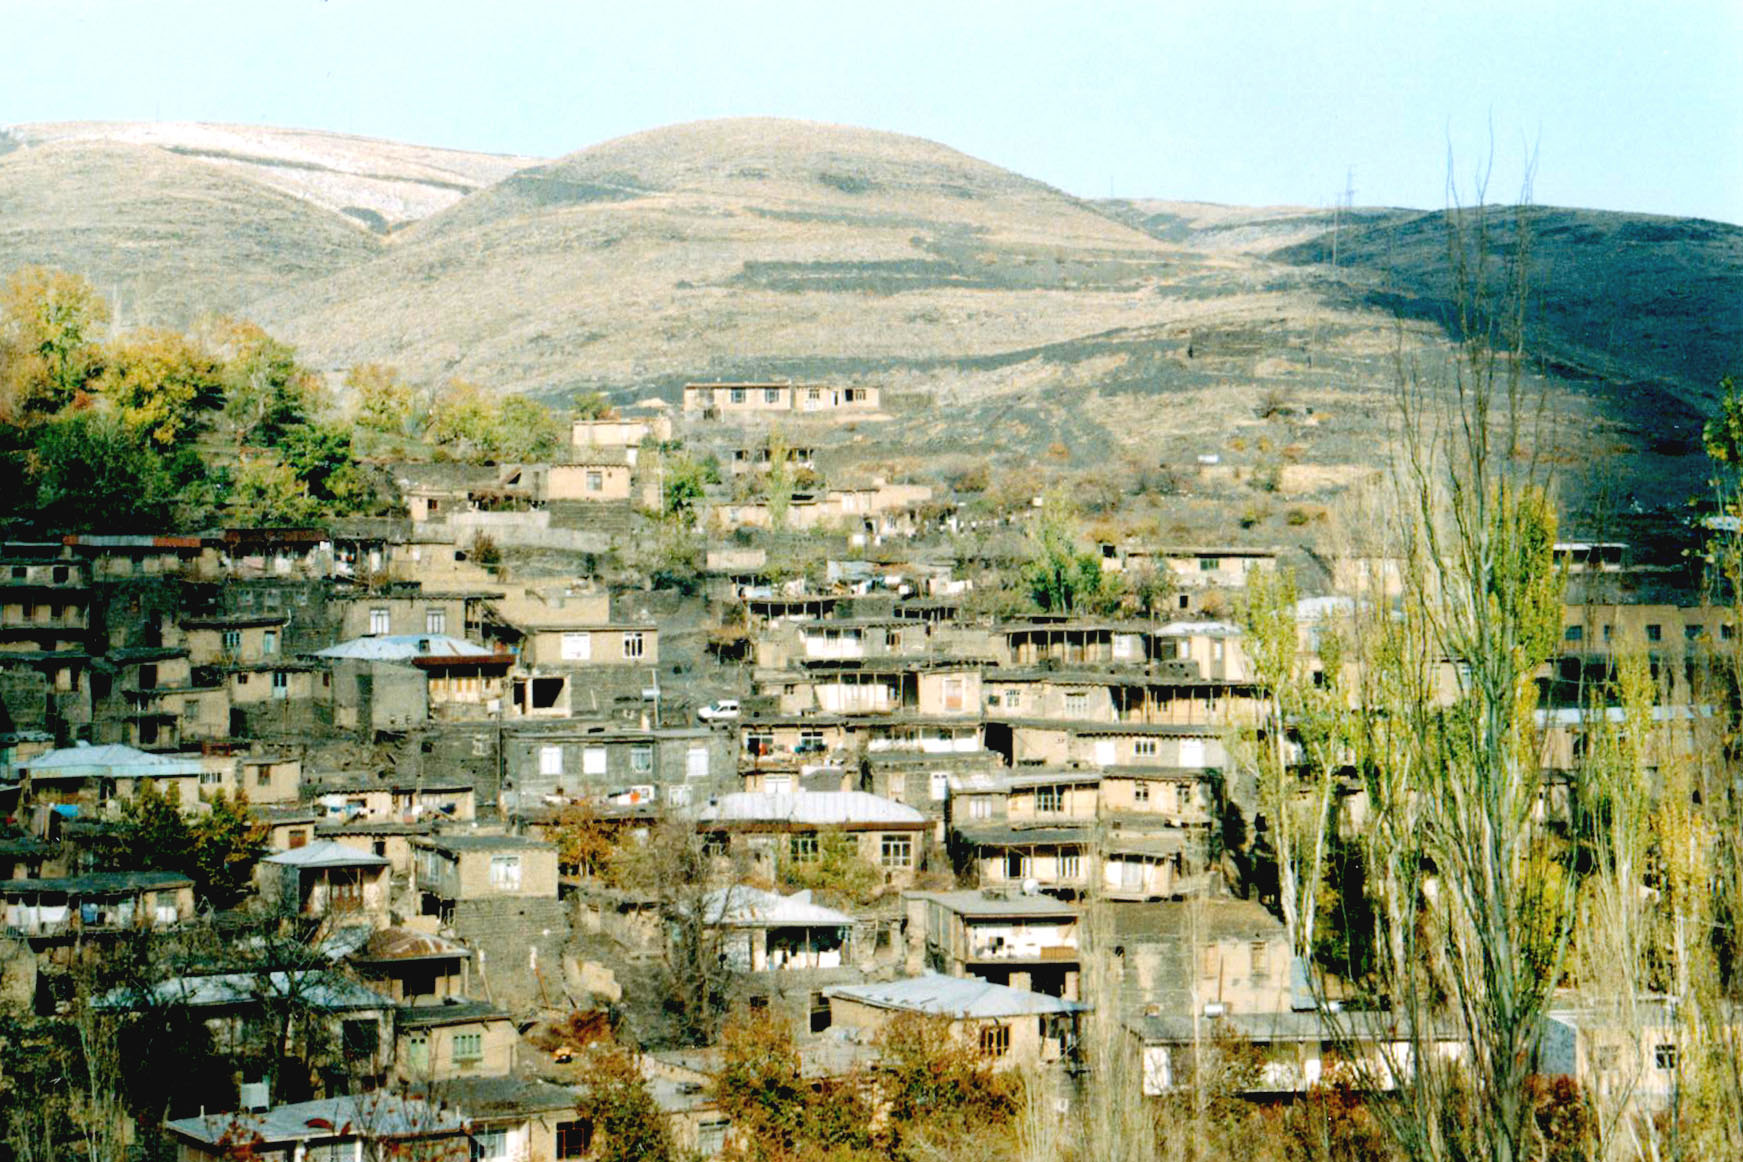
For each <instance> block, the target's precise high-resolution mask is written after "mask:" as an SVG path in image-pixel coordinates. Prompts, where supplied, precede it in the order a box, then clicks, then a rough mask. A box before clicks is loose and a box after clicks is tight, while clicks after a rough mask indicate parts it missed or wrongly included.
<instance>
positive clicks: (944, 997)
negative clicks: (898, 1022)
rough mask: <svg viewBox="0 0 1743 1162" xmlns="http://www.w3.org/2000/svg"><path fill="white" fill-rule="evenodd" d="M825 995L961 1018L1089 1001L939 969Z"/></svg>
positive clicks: (1062, 1009) (1061, 1008)
mask: <svg viewBox="0 0 1743 1162" xmlns="http://www.w3.org/2000/svg"><path fill="white" fill-rule="evenodd" d="M823 995H824V996H827V997H840V998H841V999H843V1000H850V1001H858V1002H859V1003H860V1004H862V1005H873V1006H875V1007H877V1008H880V1009H900V1010H903V1011H905V1012H911V1013H926V1014H928V1015H930V1016H936V1017H950V1018H952V1019H954V1020H959V1021H960V1020H966V1019H971V1018H979V1019H997V1018H1000V1017H1029V1016H1046V1015H1050V1014H1054V1013H1082V1012H1087V1011H1088V1009H1089V1006H1087V1005H1080V1004H1078V1003H1077V1002H1076V1001H1067V1000H1063V999H1061V998H1059V997H1050V996H1048V995H1047V994H1046V993H1033V992H1030V991H1029V990H1027V989H1014V988H1011V987H1009V986H1008V985H1002V984H993V983H991V982H990V981H984V980H981V979H980V978H978V977H957V976H940V975H938V974H937V973H927V974H926V975H924V976H916V977H909V978H908V979H907V980H895V981H890V982H889V983H887V984H856V985H837V986H835V987H834V988H828V989H824V990H823Z"/></svg>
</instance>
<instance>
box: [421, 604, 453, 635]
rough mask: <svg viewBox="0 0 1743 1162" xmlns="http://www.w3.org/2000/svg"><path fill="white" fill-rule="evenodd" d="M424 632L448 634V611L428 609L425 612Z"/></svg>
mask: <svg viewBox="0 0 1743 1162" xmlns="http://www.w3.org/2000/svg"><path fill="white" fill-rule="evenodd" d="M424 632H425V633H447V632H448V611H447V610H446V609H426V610H424Z"/></svg>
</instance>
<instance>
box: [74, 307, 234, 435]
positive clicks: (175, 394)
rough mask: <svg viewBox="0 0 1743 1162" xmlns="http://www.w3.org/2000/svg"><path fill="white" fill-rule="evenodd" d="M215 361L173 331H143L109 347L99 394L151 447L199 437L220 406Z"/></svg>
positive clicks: (221, 391)
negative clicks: (143, 436)
mask: <svg viewBox="0 0 1743 1162" xmlns="http://www.w3.org/2000/svg"><path fill="white" fill-rule="evenodd" d="M220 371H221V369H220V367H219V364H218V361H217V359H215V358H214V357H213V356H212V355H211V354H210V353H208V352H207V351H206V350H204V349H203V348H201V347H200V346H199V345H198V344H196V343H194V342H193V341H192V340H191V339H189V338H188V337H187V336H186V335H183V334H181V333H179V332H176V331H167V330H162V329H158V328H146V329H143V330H138V331H132V332H129V333H128V334H126V335H123V336H121V337H120V338H118V339H116V340H114V341H113V342H111V343H110V344H109V347H108V354H107V359H106V365H105V367H104V369H103V374H102V376H101V378H100V379H99V380H98V381H97V385H96V386H97V390H98V391H99V392H101V393H102V395H103V397H104V398H105V399H108V400H110V401H111V402H112V403H113V404H114V405H115V407H116V409H117V410H118V411H119V412H120V414H121V417H122V419H123V420H124V421H125V422H126V423H127V425H128V426H129V427H131V428H134V429H136V430H138V431H141V432H143V433H144V434H145V436H146V438H148V439H149V440H150V441H151V443H152V445H153V446H154V447H158V448H166V449H167V448H172V447H174V446H175V445H176V444H178V443H179V442H180V441H182V440H183V439H185V438H187V437H188V436H191V435H193V434H195V433H197V432H198V431H199V430H200V429H201V428H202V427H204V426H205V425H206V424H207V423H208V422H209V421H210V418H211V414H212V413H213V412H214V411H215V410H216V409H217V408H219V407H221V406H222V405H223V402H224V382H223V378H222V375H221V374H220Z"/></svg>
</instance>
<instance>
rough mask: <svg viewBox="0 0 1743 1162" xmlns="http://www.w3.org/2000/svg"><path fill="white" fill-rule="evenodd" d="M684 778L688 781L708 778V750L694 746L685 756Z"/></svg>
mask: <svg viewBox="0 0 1743 1162" xmlns="http://www.w3.org/2000/svg"><path fill="white" fill-rule="evenodd" d="M684 777H685V778H686V779H706V778H707V777H708V748H707V747H705V746H693V747H691V748H690V750H689V751H688V752H687V753H686V754H685V755H684Z"/></svg>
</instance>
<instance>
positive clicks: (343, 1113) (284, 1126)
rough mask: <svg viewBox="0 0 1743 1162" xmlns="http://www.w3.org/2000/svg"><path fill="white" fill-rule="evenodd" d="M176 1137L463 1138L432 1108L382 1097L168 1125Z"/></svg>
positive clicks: (450, 1117)
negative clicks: (448, 1136) (256, 1135)
mask: <svg viewBox="0 0 1743 1162" xmlns="http://www.w3.org/2000/svg"><path fill="white" fill-rule="evenodd" d="M164 1128H165V1129H167V1130H169V1131H170V1132H171V1133H174V1134H178V1135H180V1136H181V1137H184V1138H191V1139H193V1140H194V1141H196V1142H204V1143H207V1144H208V1145H217V1144H218V1143H220V1142H228V1141H232V1140H240V1141H244V1142H246V1141H248V1140H249V1138H250V1137H251V1136H253V1135H255V1134H258V1135H259V1136H260V1138H261V1139H262V1141H263V1142H264V1143H265V1144H266V1145H269V1146H270V1145H273V1144H275V1143H282V1142H305V1141H313V1140H318V1139H328V1138H362V1139H367V1140H371V1141H373V1140H378V1139H381V1138H424V1137H436V1136H441V1135H447V1134H458V1133H460V1132H461V1131H462V1129H463V1128H464V1127H463V1125H462V1124H461V1121H460V1116H459V1114H457V1113H454V1112H453V1111H450V1110H445V1109H443V1108H441V1107H440V1106H432V1105H430V1104H429V1103H428V1102H422V1101H410V1100H407V1099H405V1098H400V1097H395V1096H394V1095H393V1094H390V1093H383V1092H380V1091H376V1092H372V1093H360V1094H353V1095H350V1096H347V1097H330V1098H323V1099H322V1100H320V1101H305V1102H297V1103H295V1104H293V1105H282V1106H273V1107H272V1108H271V1109H268V1110H260V1111H257V1112H249V1111H238V1112H236V1113H223V1114H205V1115H203V1116H201V1117H197V1118H179V1119H177V1120H176V1121H173V1122H165V1123H164Z"/></svg>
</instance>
